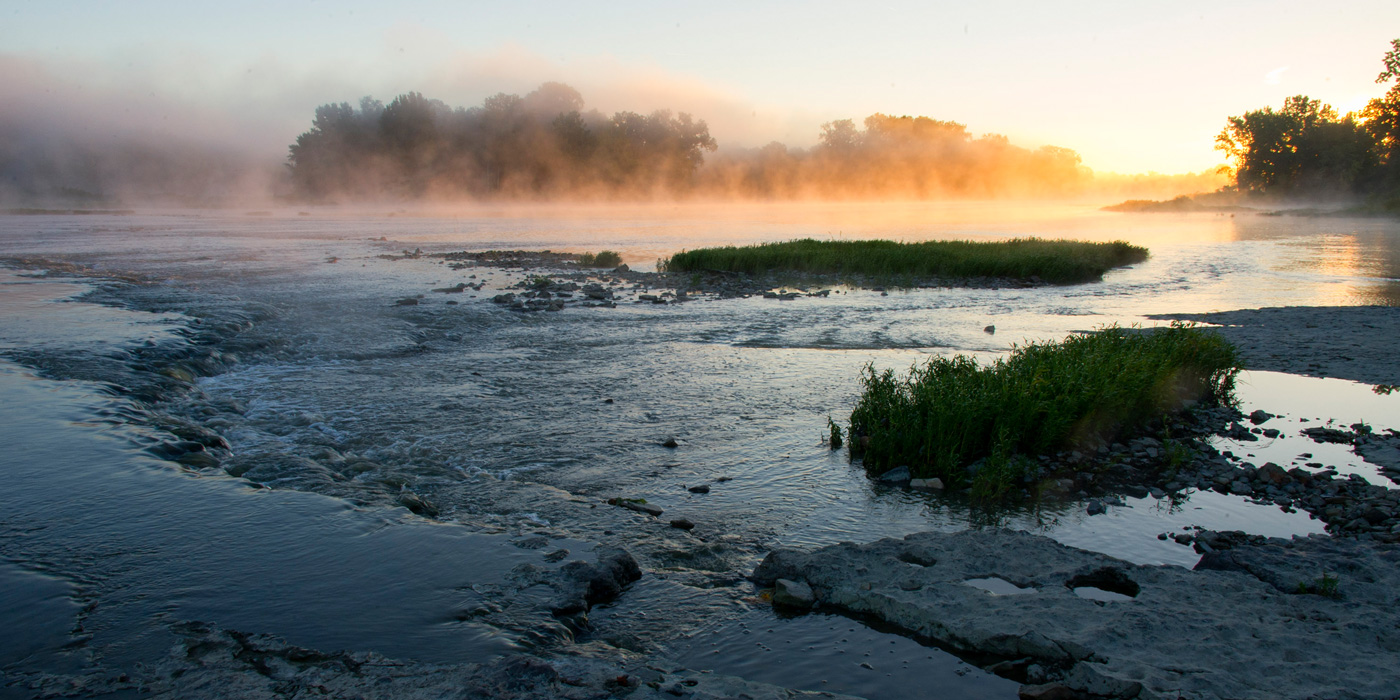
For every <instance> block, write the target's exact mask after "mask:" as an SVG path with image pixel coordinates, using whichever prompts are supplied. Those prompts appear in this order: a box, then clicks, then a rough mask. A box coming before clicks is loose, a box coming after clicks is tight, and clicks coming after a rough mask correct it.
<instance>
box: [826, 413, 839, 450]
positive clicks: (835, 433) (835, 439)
mask: <svg viewBox="0 0 1400 700" xmlns="http://www.w3.org/2000/svg"><path fill="white" fill-rule="evenodd" d="M826 426H827V428H828V429H829V430H830V431H831V436H830V437H829V438H828V439H827V443H828V444H830V445H831V449H833V450H839V449H841V445H842V442H841V426H839V425H837V424H836V421H834V420H832V419H831V416H827V417H826Z"/></svg>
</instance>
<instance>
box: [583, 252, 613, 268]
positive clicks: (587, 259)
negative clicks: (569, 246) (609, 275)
mask: <svg viewBox="0 0 1400 700" xmlns="http://www.w3.org/2000/svg"><path fill="white" fill-rule="evenodd" d="M578 264H579V266H580V267H617V266H618V265H621V264H622V256H621V255H618V254H617V253H615V252H613V251H611V250H604V251H602V252H600V253H598V254H597V255H594V254H593V253H584V254H583V255H580V256H578Z"/></svg>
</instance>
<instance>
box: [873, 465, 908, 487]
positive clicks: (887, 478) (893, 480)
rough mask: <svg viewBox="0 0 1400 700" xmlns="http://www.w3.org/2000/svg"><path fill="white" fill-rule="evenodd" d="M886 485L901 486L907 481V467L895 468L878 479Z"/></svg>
mask: <svg viewBox="0 0 1400 700" xmlns="http://www.w3.org/2000/svg"><path fill="white" fill-rule="evenodd" d="M878 480H879V481H881V482H884V483H886V484H902V483H905V482H907V481H909V467H895V468H894V469H891V470H889V471H887V472H885V473H884V474H881V475H880V476H879V477H878Z"/></svg>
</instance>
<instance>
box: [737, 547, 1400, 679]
mask: <svg viewBox="0 0 1400 700" xmlns="http://www.w3.org/2000/svg"><path fill="white" fill-rule="evenodd" d="M753 577H754V579H755V580H756V581H757V582H759V583H760V584H763V585H773V584H774V583H775V582H776V581H777V580H778V579H785V580H786V581H788V582H798V583H805V584H807V585H808V586H810V587H811V590H812V593H813V596H814V598H815V606H816V607H818V608H822V609H827V610H836V611H843V612H847V613H856V614H864V615H873V616H875V617H877V618H879V619H881V620H883V621H885V622H887V623H890V624H892V625H895V626H896V627H899V628H901V629H904V630H906V631H908V632H911V633H913V634H915V635H918V636H919V637H921V638H924V639H926V640H929V641H932V642H934V643H936V644H938V645H940V646H943V647H945V648H947V649H949V650H951V651H954V652H956V653H959V654H961V655H963V656H964V657H965V658H967V659H969V660H972V661H974V662H976V663H980V664H982V665H983V666H984V667H986V668H987V669H988V670H989V671H992V672H994V673H997V674H999V675H1002V676H1005V677H1009V678H1012V679H1014V680H1017V681H1019V682H1021V683H1025V684H1026V685H1025V686H1023V689H1022V693H1023V696H1024V697H1085V696H1088V697H1114V698H1178V697H1180V698H1194V699H1207V698H1260V699H1263V698H1314V697H1328V698H1393V697H1395V693H1396V689H1397V688H1400V668H1397V667H1396V665H1395V659H1396V658H1398V657H1397V656H1396V655H1397V654H1400V548H1397V547H1395V546H1392V545H1377V544H1374V543H1366V542H1358V541H1355V540H1335V539H1330V538H1321V537H1317V538H1306V539H1296V540H1292V541H1287V540H1270V541H1269V542H1268V543H1266V544H1264V545H1259V546H1252V547H1239V548H1235V549H1232V550H1229V551H1228V552H1220V553H1217V555H1215V556H1211V557H1208V558H1207V559H1205V560H1204V561H1203V562H1202V563H1201V565H1198V566H1197V570H1195V571H1191V570H1187V569H1182V568H1179V567H1173V566H1138V565H1135V564H1131V563H1129V562H1125V561H1121V560H1118V559H1114V558H1112V557H1109V556H1106V555H1103V554H1097V553H1094V552H1087V551H1083V550H1079V549H1073V548H1071V547H1066V546H1064V545H1061V544H1059V543H1057V542H1055V541H1054V540H1051V539H1049V538H1046V537H1041V536H1038V535H1032V534H1028V533H1024V532H1017V531H1009V530H980V531H967V532H960V533H955V534H945V533H932V532H927V533H917V534H913V535H909V536H907V537H905V538H903V539H883V540H879V541H876V542H872V543H870V544H851V543H842V544H838V545H833V546H830V547H825V548H822V549H818V550H814V551H810V552H804V551H799V550H792V549H780V550H776V551H774V552H772V553H771V554H769V555H768V557H767V558H766V559H765V560H764V561H763V563H762V564H760V565H759V567H758V568H757V569H756V570H755V572H754V575H753ZM997 579H999V580H997ZM969 581H971V582H972V583H968V582H969ZM1329 581H1330V582H1329ZM979 586H980V587H979ZM989 589H990V590H989Z"/></svg>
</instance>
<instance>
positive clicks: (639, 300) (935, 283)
mask: <svg viewBox="0 0 1400 700" xmlns="http://www.w3.org/2000/svg"><path fill="white" fill-rule="evenodd" d="M380 257H382V258H384V259H387V260H417V259H428V260H439V261H440V262H441V263H442V264H445V265H447V266H449V267H450V268H451V269H452V270H454V271H469V270H472V269H478V268H481V269H501V270H511V271H515V272H521V273H531V274H530V276H529V277H527V278H526V279H524V280H520V281H518V282H516V283H515V284H513V285H511V287H510V288H509V289H508V290H507V291H504V292H502V293H501V294H497V295H494V296H493V297H492V301H493V302H495V303H497V304H500V305H502V306H505V307H507V308H510V309H512V310H515V311H522V312H533V311H562V310H563V309H565V308H568V307H572V306H581V307H615V306H616V305H617V304H619V303H635V304H655V305H666V304H679V303H683V302H687V301H695V300H698V299H706V298H708V299H745V298H749V297H762V298H765V299H777V300H781V301H793V300H796V299H801V298H803V297H827V296H830V295H831V294H841V293H844V292H845V291H848V290H852V289H862V290H867V291H872V292H881V293H885V294H888V291H887V286H888V287H890V288H895V287H898V288H906V289H934V288H948V287H966V288H976V289H1025V288H1030V287H1039V286H1047V285H1048V283H1046V282H1043V281H1042V280H1040V279H1039V278H1036V277H1032V278H1030V279H1024V280H1023V279H1005V278H993V277H976V278H958V279H942V278H929V279H909V280H898V284H893V283H891V282H888V281H883V280H873V279H866V278H864V277H861V276H850V275H829V274H796V273H792V274H769V275H762V276H754V275H741V274H738V273H732V272H721V271H706V272H644V271H639V270H633V269H631V268H630V267H629V266H628V265H625V264H624V265H619V266H618V267H616V268H611V269H595V268H587V267H583V266H581V265H579V258H580V257H581V256H579V255H578V254H575V253H555V252H552V251H548V250H544V251H531V250H493V251H484V252H470V251H458V252H449V253H424V252H423V251H422V250H413V251H408V250H405V251H403V252H402V253H401V254H399V255H383V256H380ZM474 278H475V275H472V276H471V277H470V278H469V280H470V279H474ZM467 290H472V291H481V290H482V283H481V282H480V281H475V282H473V281H466V282H460V283H458V284H457V285H454V286H450V287H440V288H436V289H433V290H431V291H432V292H435V293H442V294H456V293H461V292H465V291H467ZM425 296H426V295H419V296H417V297H409V298H406V299H400V300H398V301H397V302H396V303H398V304H400V305H404V306H413V305H416V304H417V303H418V301H417V300H419V299H422V298H424V297H425ZM448 303H452V302H451V301H449V302H448Z"/></svg>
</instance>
